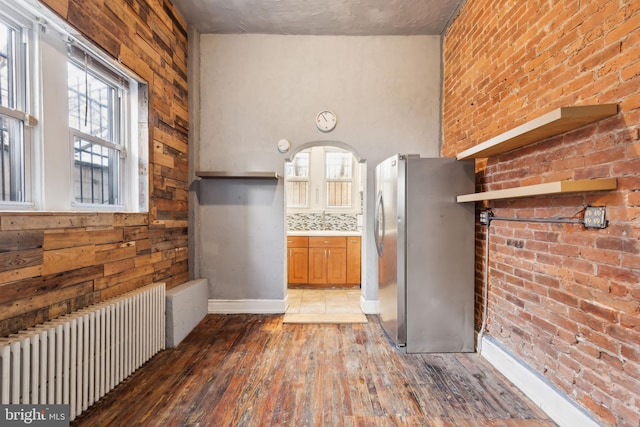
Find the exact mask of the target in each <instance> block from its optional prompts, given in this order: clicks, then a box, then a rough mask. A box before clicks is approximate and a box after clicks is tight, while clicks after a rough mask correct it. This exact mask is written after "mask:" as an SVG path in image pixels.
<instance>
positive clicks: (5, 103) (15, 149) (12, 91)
mask: <svg viewBox="0 0 640 427" xmlns="http://www.w3.org/2000/svg"><path fill="white" fill-rule="evenodd" d="M27 35H28V30H27V29H26V28H24V27H22V26H21V25H19V24H18V23H17V22H15V21H13V20H11V19H8V18H7V17H5V16H2V15H0V202H3V203H4V202H25V201H27V199H28V197H29V188H28V187H29V180H28V178H29V177H28V176H27V171H28V170H29V164H28V161H29V153H30V151H31V150H30V136H31V132H30V130H29V129H28V128H27V127H26V126H25V120H27V118H28V116H27V107H28V105H27V104H28V102H27V101H28V100H27V97H26V93H27V68H26V65H27V59H26V57H27V50H26V49H27V46H28V44H26V43H25V42H24V40H25V39H24V38H25V37H27Z"/></svg>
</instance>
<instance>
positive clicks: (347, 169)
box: [324, 151, 353, 208]
mask: <svg viewBox="0 0 640 427" xmlns="http://www.w3.org/2000/svg"><path fill="white" fill-rule="evenodd" d="M324 163H325V170H326V172H325V177H324V178H325V182H326V193H325V194H326V207H327V208H350V207H351V206H352V201H353V156H352V155H351V153H346V152H337V151H329V152H327V153H325V162H324Z"/></svg>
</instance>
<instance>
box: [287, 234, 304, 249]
mask: <svg viewBox="0 0 640 427" xmlns="http://www.w3.org/2000/svg"><path fill="white" fill-rule="evenodd" d="M308 246H309V238H308V237H307V236H287V248H306V247H308Z"/></svg>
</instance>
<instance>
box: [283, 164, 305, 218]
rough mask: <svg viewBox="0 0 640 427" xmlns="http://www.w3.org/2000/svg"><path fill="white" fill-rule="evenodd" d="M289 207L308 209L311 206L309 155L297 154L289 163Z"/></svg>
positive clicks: (287, 174) (287, 171) (287, 173)
mask: <svg viewBox="0 0 640 427" xmlns="http://www.w3.org/2000/svg"><path fill="white" fill-rule="evenodd" d="M286 178H287V206H289V207H295V208H306V207H308V206H309V153H308V152H301V153H298V154H296V156H295V157H294V158H293V161H292V162H290V163H287V170H286Z"/></svg>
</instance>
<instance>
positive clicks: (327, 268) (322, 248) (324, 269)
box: [309, 236, 347, 285]
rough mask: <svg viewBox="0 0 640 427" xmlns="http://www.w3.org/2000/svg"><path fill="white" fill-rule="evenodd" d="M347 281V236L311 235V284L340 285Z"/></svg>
mask: <svg viewBox="0 0 640 427" xmlns="http://www.w3.org/2000/svg"><path fill="white" fill-rule="evenodd" d="M346 282H347V239H346V237H342V236H331V237H309V284H317V285H339V284H345V283H346Z"/></svg>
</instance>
